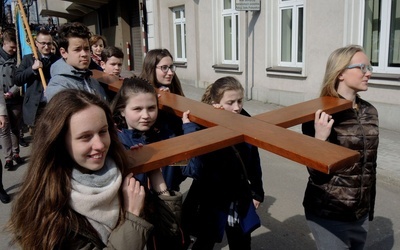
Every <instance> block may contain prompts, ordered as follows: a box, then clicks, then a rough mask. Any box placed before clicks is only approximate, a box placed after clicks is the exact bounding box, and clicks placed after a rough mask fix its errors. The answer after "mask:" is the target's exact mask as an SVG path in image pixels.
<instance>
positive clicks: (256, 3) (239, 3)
mask: <svg viewBox="0 0 400 250" xmlns="http://www.w3.org/2000/svg"><path fill="white" fill-rule="evenodd" d="M235 9H236V10H237V11H246V10H250V11H260V10H261V0H235Z"/></svg>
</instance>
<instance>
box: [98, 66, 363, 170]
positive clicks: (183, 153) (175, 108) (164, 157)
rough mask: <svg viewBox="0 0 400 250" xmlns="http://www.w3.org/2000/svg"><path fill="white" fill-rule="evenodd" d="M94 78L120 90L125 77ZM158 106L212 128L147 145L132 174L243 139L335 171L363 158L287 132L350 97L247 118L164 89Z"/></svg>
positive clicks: (136, 154)
mask: <svg viewBox="0 0 400 250" xmlns="http://www.w3.org/2000/svg"><path fill="white" fill-rule="evenodd" d="M93 72H94V77H95V78H96V79H98V80H99V81H100V82H104V83H107V84H108V87H109V89H111V90H113V91H117V90H118V89H119V88H120V86H121V84H122V81H121V80H120V79H117V78H116V77H113V76H109V75H106V74H104V73H102V72H100V71H93ZM160 94H161V96H160V98H159V108H160V109H163V110H167V111H168V112H171V113H173V114H175V115H177V116H182V113H183V112H185V111H186V110H190V115H189V119H190V120H191V121H192V122H195V123H198V124H200V125H202V126H205V127H207V129H204V130H201V131H198V132H194V133H191V134H187V135H182V136H178V137H175V138H171V139H168V140H164V141H160V142H156V143H152V144H149V145H145V146H144V147H142V148H140V149H137V150H135V151H129V153H128V156H129V159H130V164H131V167H132V172H134V173H141V172H147V171H150V170H153V169H156V168H160V167H162V166H166V165H170V164H173V163H175V162H179V161H182V160H186V159H190V158H191V157H194V156H198V155H201V154H205V153H209V152H212V151H215V150H218V149H221V148H224V147H227V146H231V145H235V144H237V143H240V142H247V143H250V144H252V145H255V146H257V147H259V148H262V149H265V150H267V151H270V152H272V153H275V154H278V155H280V156H282V157H285V158H287V159H290V160H293V161H295V162H298V163H300V164H303V165H306V166H309V167H311V168H314V169H317V170H319V171H321V172H324V173H331V172H334V171H336V170H338V169H339V168H340V167H341V166H345V165H349V164H352V163H354V162H356V161H357V160H358V159H359V157H360V156H359V154H358V152H356V151H353V150H350V149H347V148H344V147H341V146H338V145H335V144H332V143H329V142H324V141H321V140H317V139H315V138H312V137H309V136H306V135H303V134H300V133H297V132H294V131H291V130H288V129H286V128H288V127H292V126H295V125H298V124H301V123H304V122H307V121H311V120H313V119H314V113H315V111H316V110H317V109H322V110H324V111H325V112H327V113H329V114H333V113H336V112H339V111H342V110H345V109H349V108H351V107H352V106H351V105H352V104H351V102H349V101H346V100H342V99H339V98H333V97H321V98H317V99H314V100H310V101H307V102H303V103H299V104H295V105H292V106H288V107H284V108H281V109H278V110H274V111H270V112H266V113H263V114H259V115H256V116H253V117H246V116H241V115H237V114H234V113H232V112H226V111H223V110H218V109H213V108H210V105H208V104H205V103H201V102H198V101H194V100H191V99H188V98H185V97H183V96H179V95H175V94H172V93H168V92H161V93H160Z"/></svg>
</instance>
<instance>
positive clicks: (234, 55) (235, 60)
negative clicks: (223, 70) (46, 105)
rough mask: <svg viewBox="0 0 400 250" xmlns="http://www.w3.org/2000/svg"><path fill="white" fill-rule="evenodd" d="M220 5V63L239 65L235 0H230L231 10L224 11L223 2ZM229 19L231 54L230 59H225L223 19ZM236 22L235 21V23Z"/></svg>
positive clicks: (237, 13)
mask: <svg viewBox="0 0 400 250" xmlns="http://www.w3.org/2000/svg"><path fill="white" fill-rule="evenodd" d="M220 3H221V24H220V27H221V40H220V44H221V62H222V63H223V64H235V65H238V64H239V55H240V46H239V35H240V34H239V23H240V18H239V11H236V9H235V0H231V8H230V9H224V1H220ZM225 17H231V21H232V29H231V41H232V42H231V48H232V49H231V53H232V59H231V60H226V59H225V36H224V35H225V27H224V18H225ZM236 20H237V21H236Z"/></svg>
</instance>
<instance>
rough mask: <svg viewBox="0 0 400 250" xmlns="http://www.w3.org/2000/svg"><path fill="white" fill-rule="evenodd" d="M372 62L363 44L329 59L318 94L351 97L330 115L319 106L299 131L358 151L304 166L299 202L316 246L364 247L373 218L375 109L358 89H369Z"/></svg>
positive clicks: (333, 55)
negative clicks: (333, 167)
mask: <svg viewBox="0 0 400 250" xmlns="http://www.w3.org/2000/svg"><path fill="white" fill-rule="evenodd" d="M371 75H372V66H371V65H370V61H369V58H368V57H367V55H366V54H365V53H364V50H363V48H362V47H360V46H357V45H349V46H346V47H343V48H339V49H337V50H335V51H334V52H333V53H332V54H331V55H330V56H329V58H328V62H327V65H326V71H325V77H324V80H323V85H322V90H321V94H320V96H333V97H336V98H342V99H346V100H349V101H352V102H353V108H350V109H347V110H344V111H342V112H339V113H336V114H333V115H329V114H326V113H325V112H323V111H322V110H318V111H317V112H316V113H315V120H314V121H311V122H308V123H305V124H303V126H302V129H303V133H304V134H307V135H309V136H313V137H315V138H317V139H319V140H323V141H328V142H329V143H334V144H337V145H340V146H343V147H346V148H349V149H352V150H356V151H358V152H359V153H360V160H359V161H358V162H356V163H354V164H351V165H343V166H342V168H341V169H339V170H337V171H336V172H335V173H331V174H325V173H321V172H319V171H317V170H314V169H311V168H308V172H309V174H310V177H309V179H308V183H307V188H306V191H305V196H304V201H303V206H304V209H305V215H306V219H307V222H308V225H309V227H310V230H311V232H312V234H313V235H314V238H315V241H316V245H317V247H318V249H364V245H365V241H366V239H367V233H368V221H371V220H372V219H373V217H374V205H375V194H376V159H377V149H378V142H379V127H378V126H379V122H378V112H377V110H376V108H375V107H374V106H372V105H371V104H370V103H369V102H367V101H365V100H363V99H361V98H360V96H359V95H358V92H361V91H366V90H367V89H368V81H369V79H370V78H371Z"/></svg>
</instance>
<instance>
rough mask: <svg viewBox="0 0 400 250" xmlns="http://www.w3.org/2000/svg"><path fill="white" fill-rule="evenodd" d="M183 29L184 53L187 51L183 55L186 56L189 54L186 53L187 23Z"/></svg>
mask: <svg viewBox="0 0 400 250" xmlns="http://www.w3.org/2000/svg"><path fill="white" fill-rule="evenodd" d="M183 31H184V33H183V37H184V39H183V50H184V51H183V53H185V54H184V56H183V57H184V58H186V55H187V54H186V24H184V25H183Z"/></svg>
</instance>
